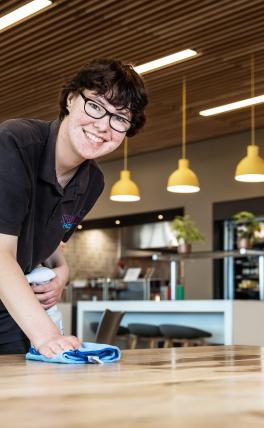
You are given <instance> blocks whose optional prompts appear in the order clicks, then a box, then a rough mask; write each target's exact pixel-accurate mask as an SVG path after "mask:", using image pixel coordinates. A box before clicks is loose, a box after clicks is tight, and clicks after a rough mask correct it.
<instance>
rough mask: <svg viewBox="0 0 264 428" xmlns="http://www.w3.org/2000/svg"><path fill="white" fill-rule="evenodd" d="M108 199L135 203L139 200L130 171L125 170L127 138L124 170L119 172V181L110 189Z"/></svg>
mask: <svg viewBox="0 0 264 428" xmlns="http://www.w3.org/2000/svg"><path fill="white" fill-rule="evenodd" d="M110 199H111V201H116V202H136V201H139V200H140V194H139V190H138V186H137V185H136V183H134V181H132V180H131V178H130V171H129V170H128V169H127V138H125V142H124V169H123V170H122V171H121V172H120V180H118V181H117V182H116V183H115V184H114V185H113V187H112V190H111V194H110Z"/></svg>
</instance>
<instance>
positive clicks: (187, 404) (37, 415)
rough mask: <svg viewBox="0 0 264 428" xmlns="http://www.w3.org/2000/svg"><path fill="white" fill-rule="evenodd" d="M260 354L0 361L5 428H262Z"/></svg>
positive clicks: (201, 350)
mask: <svg viewBox="0 0 264 428" xmlns="http://www.w3.org/2000/svg"><path fill="white" fill-rule="evenodd" d="M263 362H264V348H259V347H250V346H208V347H196V348H171V349H146V350H143V349H142V350H130V351H124V352H123V355H122V360H121V361H120V362H119V363H114V364H111V365H104V366H101V365H66V364H65V365H62V364H61V365H60V364H45V363H40V362H34V361H25V360H24V356H23V355H12V356H7V355H6V356H0V424H1V426H5V427H7V428H10V427H19V428H40V427H41V428H42V427H43V428H44V427H45V428H48V427H49V428H53V427H54V428H62V427H63V428H68V427H71V428H72V427H93V428H103V427H104V428H121V427H122V428H130V427H136V428H150V427H151V428H156V427H157V428H163V427H173V428H175V427H176V428H177V427H185V428H194V427H195V428H218V427H225V428H231V427H232V428H233V427H239V428H249V427H250V428H251V427H262V428H263V427H264V369H263Z"/></svg>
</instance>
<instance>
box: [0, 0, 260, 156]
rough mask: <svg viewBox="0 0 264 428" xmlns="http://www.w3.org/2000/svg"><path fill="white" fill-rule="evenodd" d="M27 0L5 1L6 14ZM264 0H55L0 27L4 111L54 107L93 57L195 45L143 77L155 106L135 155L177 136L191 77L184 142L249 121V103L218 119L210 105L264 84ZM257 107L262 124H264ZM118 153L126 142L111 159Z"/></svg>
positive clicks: (30, 113)
mask: <svg viewBox="0 0 264 428" xmlns="http://www.w3.org/2000/svg"><path fill="white" fill-rule="evenodd" d="M27 2H28V1H11V0H2V1H1V2H0V15H3V14H5V13H7V12H10V11H12V10H13V9H15V8H16V7H18V6H21V5H23V4H25V3H27ZM263 15H264V2H263V0H251V1H250V2H249V1H248V0H233V1H230V0H200V1H197V0H185V1H182V0H167V1H166V2H165V1H162V0H134V1H133V2H132V1H131V0H122V1H120V0H90V1H84V0H57V1H54V2H53V5H52V7H51V8H48V9H47V10H45V11H43V12H42V13H39V14H37V15H36V16H34V17H32V18H31V19H28V20H25V21H24V22H22V23H20V24H19V25H15V26H13V27H12V28H9V29H7V30H4V31H2V32H1V33H0V46H1V63H0V85H1V97H0V120H1V121H4V120H6V119H9V118H13V117H23V116H24V117H37V118H40V119H44V120H52V119H54V118H55V117H56V115H57V113H58V106H57V104H58V92H59V89H60V87H61V85H62V84H63V83H64V81H65V79H67V78H70V77H71V75H72V74H74V73H75V71H76V70H78V68H79V67H80V66H81V65H83V64H84V63H85V62H87V61H88V60H90V59H92V58H94V57H98V56H108V57H118V58H120V59H122V60H124V61H127V62H131V63H133V64H136V65H137V64H141V63H144V62H147V61H150V60H153V59H156V58H159V57H161V56H165V55H168V54H171V53H173V52H176V51H179V50H182V49H186V48H193V49H196V50H197V51H198V52H199V53H200V56H199V57H197V58H193V59H191V60H189V61H185V62H183V63H180V64H177V65H174V66H171V67H168V68H165V69H163V70H159V71H156V72H153V73H150V74H148V75H146V76H145V77H144V79H145V82H146V86H147V88H148V92H149V97H150V105H149V107H148V109H147V117H148V121H147V124H146V127H145V129H144V131H143V132H141V133H140V134H139V135H138V136H136V137H135V138H133V139H131V144H130V147H129V153H130V155H135V154H139V153H146V152H148V151H152V150H159V149H162V148H166V147H172V146H176V145H177V144H180V142H181V129H180V126H181V81H182V77H183V76H185V77H186V79H187V102H188V108H187V118H188V128H187V136H188V142H197V141H200V140H203V139H207V138H213V137H220V136H224V135H227V134H232V133H235V132H240V131H244V130H248V129H249V128H250V111H249V109H245V110H240V111H237V112H232V113H228V114H224V115H221V116H218V117H214V118H204V117H201V116H199V111H200V110H202V109H205V108H209V107H213V106H217V105H221V104H224V103H227V102H232V101H236V100H239V99H242V98H247V97H249V96H250V66H249V62H250V54H251V53H252V52H255V55H256V85H255V89H256V95H259V94H262V93H264V73H263V71H264V42H263ZM263 111H264V107H263V106H261V105H260V106H258V107H257V108H256V126H257V127H263V125H264V115H263ZM120 156H122V148H120V149H119V150H117V151H116V152H115V153H113V154H111V155H109V156H108V158H107V159H114V158H119V157H120Z"/></svg>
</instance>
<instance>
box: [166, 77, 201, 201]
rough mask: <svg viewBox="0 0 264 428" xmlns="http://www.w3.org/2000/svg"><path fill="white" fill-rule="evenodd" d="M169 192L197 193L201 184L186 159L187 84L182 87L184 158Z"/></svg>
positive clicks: (173, 178) (175, 173)
mask: <svg viewBox="0 0 264 428" xmlns="http://www.w3.org/2000/svg"><path fill="white" fill-rule="evenodd" d="M167 190H168V192H174V193H195V192H199V190H200V184H199V180H198V178H197V176H196V175H195V173H194V172H193V171H192V170H191V169H190V168H189V160H188V159H186V82H185V79H184V80H183V85H182V158H181V159H179V162H178V169H176V171H174V172H173V173H172V174H171V175H170V176H169V179H168V184H167Z"/></svg>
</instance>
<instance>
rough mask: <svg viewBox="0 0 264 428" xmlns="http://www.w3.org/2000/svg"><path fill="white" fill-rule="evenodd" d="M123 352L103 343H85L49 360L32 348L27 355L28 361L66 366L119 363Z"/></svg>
mask: <svg viewBox="0 0 264 428" xmlns="http://www.w3.org/2000/svg"><path fill="white" fill-rule="evenodd" d="M120 357H121V351H120V349H119V348H118V347H117V346H111V345H104V344H102V343H91V342H83V343H82V347H81V348H79V349H74V350H72V351H64V352H62V353H61V354H58V355H56V356H55V357H52V358H48V357H45V356H44V355H42V354H40V353H39V352H38V351H36V349H35V348H33V347H32V346H31V347H30V348H29V351H28V353H27V354H26V360H36V361H44V362H45V363H64V364H104V363H114V362H116V361H119V360H120Z"/></svg>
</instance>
